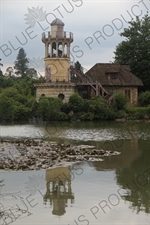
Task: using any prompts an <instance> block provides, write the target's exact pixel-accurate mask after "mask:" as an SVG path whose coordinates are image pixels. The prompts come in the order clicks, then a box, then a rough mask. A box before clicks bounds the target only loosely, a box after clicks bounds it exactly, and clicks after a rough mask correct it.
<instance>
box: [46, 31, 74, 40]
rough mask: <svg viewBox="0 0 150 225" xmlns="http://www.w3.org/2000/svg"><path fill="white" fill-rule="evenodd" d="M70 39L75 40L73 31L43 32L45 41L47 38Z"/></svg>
mask: <svg viewBox="0 0 150 225" xmlns="http://www.w3.org/2000/svg"><path fill="white" fill-rule="evenodd" d="M57 38H58V39H70V40H71V41H73V33H71V32H67V31H63V32H58V31H57V32H54V31H53V32H50V31H48V32H43V33H42V41H43V42H44V41H45V40H47V39H57Z"/></svg>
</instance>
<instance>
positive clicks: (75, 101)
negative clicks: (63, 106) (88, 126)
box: [68, 94, 84, 113]
mask: <svg viewBox="0 0 150 225" xmlns="http://www.w3.org/2000/svg"><path fill="white" fill-rule="evenodd" d="M68 107H69V109H70V110H73V112H75V113H77V112H81V111H84V99H83V98H82V97H81V96H79V95H78V94H73V95H71V96H70V98H69V102H68Z"/></svg>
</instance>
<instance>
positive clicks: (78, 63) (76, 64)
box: [74, 61, 83, 72]
mask: <svg viewBox="0 0 150 225" xmlns="http://www.w3.org/2000/svg"><path fill="white" fill-rule="evenodd" d="M74 66H75V69H76V70H78V71H80V72H83V67H82V66H81V63H80V62H79V61H77V62H75V64H74Z"/></svg>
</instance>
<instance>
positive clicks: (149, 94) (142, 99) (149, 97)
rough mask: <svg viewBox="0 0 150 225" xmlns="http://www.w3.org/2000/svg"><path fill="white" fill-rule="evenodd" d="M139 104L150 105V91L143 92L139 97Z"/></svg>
mask: <svg viewBox="0 0 150 225" xmlns="http://www.w3.org/2000/svg"><path fill="white" fill-rule="evenodd" d="M139 103H140V105H141V106H148V105H150V91H145V92H142V93H141V94H140V95H139Z"/></svg>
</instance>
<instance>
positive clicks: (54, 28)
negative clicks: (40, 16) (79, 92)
mask: <svg viewBox="0 0 150 225" xmlns="http://www.w3.org/2000/svg"><path fill="white" fill-rule="evenodd" d="M42 42H43V43H44V44H45V58H44V61H45V79H46V83H44V84H43V83H42V84H35V87H36V99H37V100H38V99H39V98H40V96H41V95H42V94H44V95H45V96H46V97H55V98H57V97H59V98H61V99H62V100H64V102H67V101H68V100H69V97H70V95H72V94H73V93H74V92H75V84H73V83H71V82H70V45H71V43H72V42H73V34H72V33H71V32H66V31H64V23H63V22H62V21H61V20H60V19H58V18H57V19H55V20H53V21H52V23H51V31H48V32H44V33H43V34H42Z"/></svg>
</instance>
